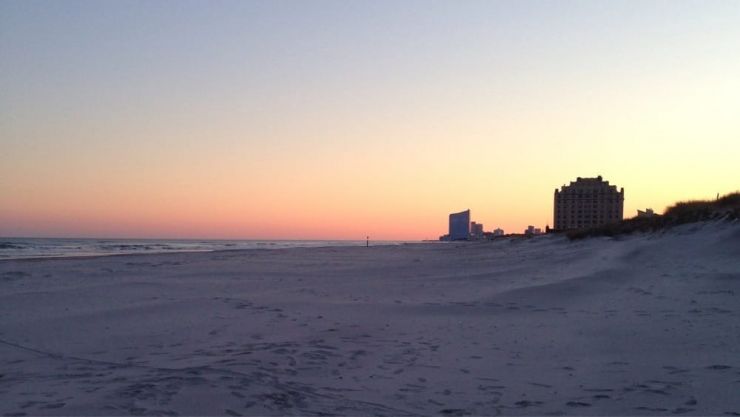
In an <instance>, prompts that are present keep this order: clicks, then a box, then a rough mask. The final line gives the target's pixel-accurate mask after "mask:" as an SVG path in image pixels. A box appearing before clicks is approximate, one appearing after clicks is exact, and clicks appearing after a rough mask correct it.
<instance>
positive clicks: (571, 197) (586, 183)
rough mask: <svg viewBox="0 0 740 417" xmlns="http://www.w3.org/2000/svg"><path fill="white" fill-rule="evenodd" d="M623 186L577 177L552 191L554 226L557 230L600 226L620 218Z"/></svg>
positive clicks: (598, 179) (622, 208)
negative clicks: (618, 187) (553, 193)
mask: <svg viewBox="0 0 740 417" xmlns="http://www.w3.org/2000/svg"><path fill="white" fill-rule="evenodd" d="M623 211H624V188H622V189H620V190H619V191H617V186H615V185H609V181H602V180H601V176H598V177H596V178H581V177H578V178H577V179H576V181H575V182H571V183H570V185H567V186H566V185H564V186H563V187H562V188H560V190H557V189H556V190H555V207H554V212H555V213H554V223H555V224H554V226H553V229H554V230H556V231H560V230H570V229H583V228H588V227H596V226H601V225H604V224H608V223H614V222H618V221H620V220H622V215H623Z"/></svg>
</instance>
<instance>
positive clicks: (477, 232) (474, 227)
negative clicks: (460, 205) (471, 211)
mask: <svg viewBox="0 0 740 417" xmlns="http://www.w3.org/2000/svg"><path fill="white" fill-rule="evenodd" d="M470 237H472V238H473V239H482V238H483V225H482V224H480V223H476V222H471V223H470Z"/></svg>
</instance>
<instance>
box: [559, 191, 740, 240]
mask: <svg viewBox="0 0 740 417" xmlns="http://www.w3.org/2000/svg"><path fill="white" fill-rule="evenodd" d="M719 219H723V220H737V219H740V192H735V193H731V194H727V195H725V196H722V197H720V198H718V199H717V200H694V201H682V202H678V203H676V204H674V205H673V206H671V207H668V208H667V209H666V210H665V213H663V214H662V215H657V214H656V215H654V216H652V217H633V218H631V219H625V220H622V221H620V222H617V223H611V224H607V225H603V226H599V227H593V228H589V229H579V230H571V231H568V232H566V235H567V236H568V237H569V238H570V239H583V238H586V237H594V236H618V235H624V234H629V233H634V232H652V231H657V230H662V229H666V228H669V227H673V226H677V225H680V224H686V223H694V222H701V221H707V220H719Z"/></svg>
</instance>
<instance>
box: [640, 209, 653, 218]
mask: <svg viewBox="0 0 740 417" xmlns="http://www.w3.org/2000/svg"><path fill="white" fill-rule="evenodd" d="M655 216H657V214H655V212H654V211H653V209H651V208H649V209H645V211H642V210H639V209H638V210H637V217H640V218H646V217H655Z"/></svg>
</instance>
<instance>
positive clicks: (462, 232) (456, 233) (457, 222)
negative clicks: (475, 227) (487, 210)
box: [450, 210, 470, 240]
mask: <svg viewBox="0 0 740 417" xmlns="http://www.w3.org/2000/svg"><path fill="white" fill-rule="evenodd" d="M468 238H470V210H465V211H461V212H459V213H452V214H450V240H466V239H468Z"/></svg>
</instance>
